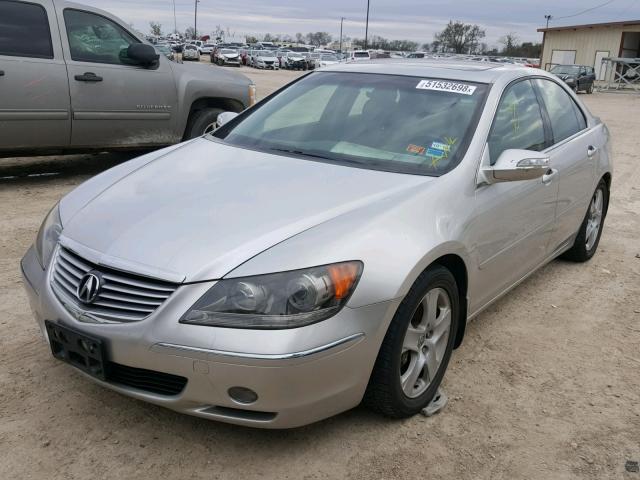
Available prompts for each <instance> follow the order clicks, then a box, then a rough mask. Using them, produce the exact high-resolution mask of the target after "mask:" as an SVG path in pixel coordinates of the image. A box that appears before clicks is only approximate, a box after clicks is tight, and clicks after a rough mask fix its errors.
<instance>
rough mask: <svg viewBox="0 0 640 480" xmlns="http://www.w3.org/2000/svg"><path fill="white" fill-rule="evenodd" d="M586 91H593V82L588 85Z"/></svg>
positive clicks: (590, 92) (589, 92)
mask: <svg viewBox="0 0 640 480" xmlns="http://www.w3.org/2000/svg"><path fill="white" fill-rule="evenodd" d="M587 93H588V94H589V95H591V94H592V93H593V83H592V84H591V85H589V88H588V89H587Z"/></svg>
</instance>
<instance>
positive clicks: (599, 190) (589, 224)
mask: <svg viewBox="0 0 640 480" xmlns="http://www.w3.org/2000/svg"><path fill="white" fill-rule="evenodd" d="M608 205H609V190H608V189H607V184H606V183H605V181H604V180H600V183H598V186H597V187H596V191H595V192H594V193H593V196H592V197H591V202H589V209H588V210H587V214H586V215H585V217H584V220H583V221H582V225H581V226H580V230H579V231H578V235H577V236H576V240H575V242H574V244H573V247H571V249H570V250H567V251H566V252H565V253H564V254H563V255H562V257H563V258H565V259H567V260H572V261H574V262H586V261H587V260H589V259H590V258H591V257H593V255H594V254H595V253H596V250H597V249H598V244H599V243H600V235H602V227H603V225H604V219H605V216H606V213H607V208H608Z"/></svg>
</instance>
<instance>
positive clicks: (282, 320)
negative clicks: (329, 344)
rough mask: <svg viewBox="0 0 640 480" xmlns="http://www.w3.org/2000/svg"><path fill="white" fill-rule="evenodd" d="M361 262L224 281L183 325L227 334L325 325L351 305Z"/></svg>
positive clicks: (205, 296)
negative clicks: (219, 329)
mask: <svg viewBox="0 0 640 480" xmlns="http://www.w3.org/2000/svg"><path fill="white" fill-rule="evenodd" d="M361 274H362V262H359V261H353V262H342V263H334V264H332V265H324V266H320V267H313V268H308V269H304V270H293V271H289V272H282V273H273V274H268V275H256V276H253V277H244V278H230V279H226V280H220V281H219V282H218V283H216V284H215V285H214V286H213V287H212V288H211V289H210V290H209V291H208V292H207V293H205V294H204V295H203V296H202V297H201V298H200V299H199V300H198V301H197V302H196V303H195V304H194V305H193V307H191V309H190V310H189V311H188V312H187V313H185V314H184V315H183V316H182V318H181V319H180V323H190V324H196V325H209V326H215V327H227V328H252V329H283V328H296V327H302V326H305V325H310V324H312V323H316V322H320V321H322V320H326V319H327V318H329V317H331V316H333V315H335V314H336V313H338V311H340V309H341V308H342V307H343V306H344V305H345V304H346V303H347V300H349V297H350V296H351V294H352V293H353V291H354V289H355V288H356V285H357V284H358V280H359V279H360V275H361Z"/></svg>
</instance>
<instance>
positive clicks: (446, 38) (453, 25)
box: [435, 20, 485, 53]
mask: <svg viewBox="0 0 640 480" xmlns="http://www.w3.org/2000/svg"><path fill="white" fill-rule="evenodd" d="M484 37H485V32H484V30H482V29H481V28H480V27H479V26H478V25H471V24H470V23H462V22H460V21H458V20H456V21H455V22H454V21H453V20H449V23H448V24H447V26H446V27H445V29H444V30H443V31H442V32H440V33H436V35H435V39H436V41H437V42H440V44H441V45H442V46H443V47H444V49H445V50H446V51H452V52H454V53H472V52H475V51H476V50H477V48H478V43H479V42H480V40H482V39H483V38H484Z"/></svg>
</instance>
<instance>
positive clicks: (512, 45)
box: [498, 32, 520, 56]
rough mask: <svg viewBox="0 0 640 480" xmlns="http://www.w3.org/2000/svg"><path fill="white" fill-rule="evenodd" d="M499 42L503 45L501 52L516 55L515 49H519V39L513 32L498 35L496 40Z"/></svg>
mask: <svg viewBox="0 0 640 480" xmlns="http://www.w3.org/2000/svg"><path fill="white" fill-rule="evenodd" d="M498 42H499V43H501V44H502V46H503V47H504V48H503V49H502V54H503V55H507V56H512V55H516V52H517V50H519V47H520V45H519V43H518V42H519V39H518V35H516V33H515V32H509V33H507V34H506V35H504V36H503V37H500V40H498Z"/></svg>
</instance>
